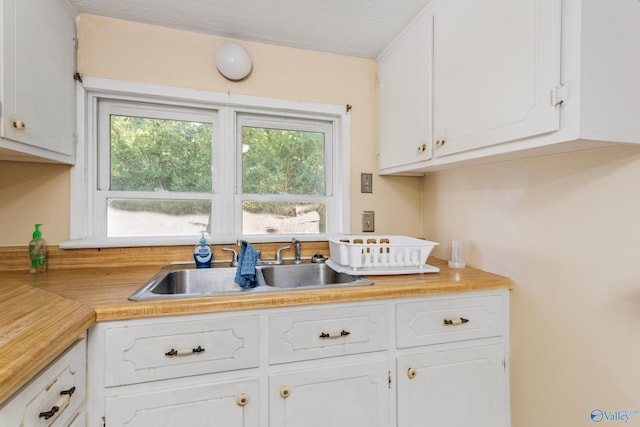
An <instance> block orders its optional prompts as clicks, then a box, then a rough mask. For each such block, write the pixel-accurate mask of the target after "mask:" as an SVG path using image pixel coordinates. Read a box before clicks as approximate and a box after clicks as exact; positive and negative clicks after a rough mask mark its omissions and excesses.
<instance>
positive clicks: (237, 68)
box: [216, 43, 252, 82]
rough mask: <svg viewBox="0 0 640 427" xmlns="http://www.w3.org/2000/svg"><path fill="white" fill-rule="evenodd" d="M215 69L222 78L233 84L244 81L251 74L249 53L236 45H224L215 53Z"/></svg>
mask: <svg viewBox="0 0 640 427" xmlns="http://www.w3.org/2000/svg"><path fill="white" fill-rule="evenodd" d="M216 67H217V68H218V71H219V72H220V74H222V76H223V77H224V78H225V79H227V80H231V81H233V82H237V81H240V80H244V79H246V78H247V76H248V75H249V74H251V70H252V63H251V57H250V56H249V52H247V50H246V49H245V48H244V47H242V46H240V45H239V44H237V43H225V44H223V45H222V46H220V47H219V48H218V50H217V51H216Z"/></svg>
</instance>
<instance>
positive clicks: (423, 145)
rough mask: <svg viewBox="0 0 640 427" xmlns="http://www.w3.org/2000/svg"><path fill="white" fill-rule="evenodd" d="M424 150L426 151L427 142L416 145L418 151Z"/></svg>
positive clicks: (422, 151)
mask: <svg viewBox="0 0 640 427" xmlns="http://www.w3.org/2000/svg"><path fill="white" fill-rule="evenodd" d="M425 151H427V144H424V143H423V144H420V145H418V153H424V152H425Z"/></svg>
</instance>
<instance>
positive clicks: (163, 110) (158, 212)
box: [95, 100, 216, 238]
mask: <svg viewBox="0 0 640 427" xmlns="http://www.w3.org/2000/svg"><path fill="white" fill-rule="evenodd" d="M98 117H99V118H98V130H99V131H98V150H97V153H98V161H97V164H98V188H97V192H96V198H95V203H96V211H97V212H99V213H100V214H104V215H106V217H105V219H104V224H105V226H106V237H107V238H110V237H132V236H181V235H193V234H198V233H199V232H200V231H210V227H209V225H210V219H211V212H212V210H211V205H212V203H213V200H214V195H213V191H212V175H211V172H212V158H213V147H214V144H213V142H214V140H213V134H214V129H215V128H216V124H215V119H216V112H215V111H208V110H196V109H187V108H179V107H168V106H162V105H153V104H144V103H131V102H129V103H125V102H117V101H110V100H100V101H98ZM98 216H99V215H98ZM102 222H103V221H100V222H99V223H102Z"/></svg>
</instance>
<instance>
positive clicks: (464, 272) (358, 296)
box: [0, 251, 512, 402]
mask: <svg viewBox="0 0 640 427" xmlns="http://www.w3.org/2000/svg"><path fill="white" fill-rule="evenodd" d="M61 252H65V251H61ZM53 255H54V256H53V257H51V255H50V260H51V261H52V262H51V264H53V266H52V268H50V269H49V271H47V272H45V273H41V274H37V275H30V274H28V273H27V272H26V271H24V270H22V271H10V270H8V269H6V265H5V266H4V267H5V271H0V291H1V292H2V294H3V298H2V300H1V301H0V402H2V401H3V400H5V399H6V398H7V397H8V396H9V395H11V393H13V392H14V391H15V390H17V389H18V388H19V387H20V386H21V385H23V384H24V383H25V382H26V381H28V380H29V378H31V377H32V376H33V375H35V374H36V373H38V372H39V371H40V370H41V369H42V368H44V367H45V366H46V365H47V364H48V363H50V362H51V361H52V360H53V359H55V358H56V357H57V355H58V354H60V353H61V352H62V351H63V350H64V349H65V348H66V347H68V346H69V345H71V344H72V343H73V342H74V341H75V340H76V339H77V338H78V336H79V335H80V334H82V333H83V332H84V331H86V330H87V329H88V328H90V327H91V325H93V323H94V322H100V321H109V320H121V319H134V318H145V317H158V316H171V315H181V314H196V313H207V312H219V311H231V310H247V309H260V308H268V307H275V306H294V305H308V304H323V303H332V302H348V301H365V300H375V299H383V298H401V297H410V296H420V295H423V296H426V295H437V294H444V293H457V292H470V291H483V290H496V289H510V288H511V287H512V282H511V280H510V279H508V278H506V277H503V276H499V275H496V274H492V273H488V272H484V271H481V270H477V269H474V268H470V267H467V268H464V269H459V270H457V269H449V267H448V266H447V263H446V262H444V261H442V260H439V259H437V258H429V264H431V265H434V266H437V267H439V268H440V272H439V273H428V274H409V275H398V276H369V277H368V278H369V279H371V280H372V281H374V284H373V285H369V286H356V287H344V288H333V289H313V290H293V291H275V292H261V293H255V294H251V293H242V294H232V295H220V296H213V297H207V298H185V299H177V300H165V301H146V302H140V301H138V302H134V301H129V300H128V297H129V296H130V295H131V294H132V293H133V292H134V291H136V290H137V289H138V288H139V287H140V286H142V285H143V284H144V283H145V282H147V281H148V280H149V279H150V278H151V277H152V276H153V275H154V274H155V273H157V272H158V269H159V266H158V265H152V266H150V265H139V264H140V263H137V262H136V261H135V260H134V259H131V258H128V259H127V260H126V261H125V260H124V259H123V258H120V259H121V262H120V263H119V264H120V265H121V266H116V265H114V263H115V261H109V254H108V253H107V254H105V257H104V259H103V261H104V262H102V266H100V267H95V263H92V264H93V266H94V267H93V268H84V267H87V265H88V264H89V261H86V260H85V261H86V262H85V263H83V262H82V260H81V259H80V260H78V259H76V264H77V265H79V266H80V268H65V267H68V266H69V265H70V263H68V262H67V261H64V260H63V259H62V258H60V259H59V260H57V261H56V258H55V257H56V254H55V252H54V254H53ZM112 255H113V254H112ZM120 255H121V254H120ZM220 255H221V256H224V255H222V254H220ZM303 255H304V254H303ZM114 256H115V257H117V255H114ZM168 256H169V257H170V256H171V255H168ZM52 258H53V260H52ZM81 258H82V257H81ZM7 259H8V258H4V261H6V260H7ZM173 259H174V260H175V258H173ZM156 261H158V262H160V263H161V264H166V263H165V262H164V261H165V260H164V259H157V258H156ZM0 267H3V266H2V265H0Z"/></svg>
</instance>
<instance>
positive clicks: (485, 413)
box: [397, 345, 509, 427]
mask: <svg viewBox="0 0 640 427" xmlns="http://www.w3.org/2000/svg"><path fill="white" fill-rule="evenodd" d="M503 360H504V348H503V346H502V345H494V346H482V347H471V348H467V349H457V350H448V351H433V352H428V353H422V354H417V355H411V356H404V357H399V358H398V362H397V371H398V372H397V378H398V406H397V407H398V426H401V427H431V426H433V427H469V426H474V427H507V426H508V425H509V420H508V413H509V412H508V396H507V391H506V390H507V388H506V380H507V375H506V370H505V368H504V365H503Z"/></svg>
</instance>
